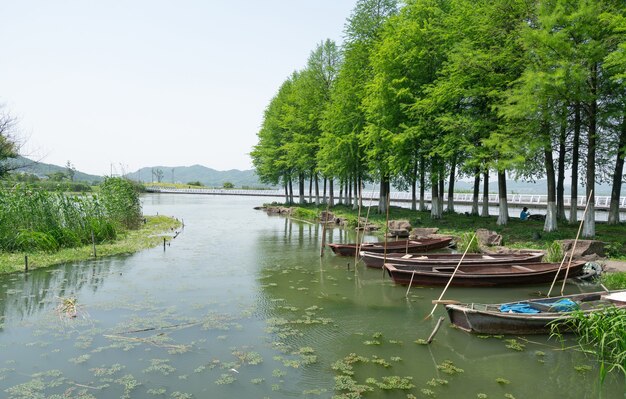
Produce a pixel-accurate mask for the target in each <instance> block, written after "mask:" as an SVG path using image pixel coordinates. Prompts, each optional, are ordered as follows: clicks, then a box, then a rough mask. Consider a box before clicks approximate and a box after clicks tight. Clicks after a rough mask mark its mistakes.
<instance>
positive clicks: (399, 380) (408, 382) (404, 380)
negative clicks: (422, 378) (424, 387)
mask: <svg viewBox="0 0 626 399" xmlns="http://www.w3.org/2000/svg"><path fill="white" fill-rule="evenodd" d="M412 381H413V377H400V376H397V375H394V376H389V377H382V380H381V381H379V382H377V383H376V386H378V388H380V389H383V390H386V391H387V390H391V389H402V390H406V389H411V388H414V387H415V385H413V382H412Z"/></svg>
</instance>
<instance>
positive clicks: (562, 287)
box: [548, 190, 593, 297]
mask: <svg viewBox="0 0 626 399" xmlns="http://www.w3.org/2000/svg"><path fill="white" fill-rule="evenodd" d="M592 195H593V190H591V191H589V197H587V203H586V204H585V210H584V211H583V217H582V219H581V220H580V225H579V226H578V232H577V233H576V239H575V240H574V245H572V252H570V255H569V261H568V263H567V268H566V269H565V278H563V285H562V286H561V295H563V290H564V289H565V281H566V280H567V275H568V273H569V268H570V266H571V265H572V259H573V258H574V252H575V251H576V244H577V243H578V237H579V236H580V232H581V230H582V228H583V224H584V223H585V216H586V215H587V209H588V207H589V201H590V200H591V196H592ZM566 257H567V254H566V255H564V256H563V261H561V264H560V265H559V269H558V270H557V272H556V275H555V276H554V280H553V281H552V285H551V286H550V290H549V291H548V297H549V296H550V293H551V292H552V287H554V283H556V279H557V278H558V277H559V274H560V273H561V267H562V266H563V263H564V262H565V258H566Z"/></svg>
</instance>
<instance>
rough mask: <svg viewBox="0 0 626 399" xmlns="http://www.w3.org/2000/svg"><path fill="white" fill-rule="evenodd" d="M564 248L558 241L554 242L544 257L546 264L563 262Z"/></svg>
mask: <svg viewBox="0 0 626 399" xmlns="http://www.w3.org/2000/svg"><path fill="white" fill-rule="evenodd" d="M564 255H565V254H564V253H563V247H562V246H561V244H560V243H559V242H558V241H553V242H552V243H551V244H550V245H548V248H546V254H545V255H544V256H543V261H544V262H551V263H556V262H561V261H562V260H563V256H564Z"/></svg>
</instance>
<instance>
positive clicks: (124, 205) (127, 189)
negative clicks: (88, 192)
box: [100, 177, 143, 229]
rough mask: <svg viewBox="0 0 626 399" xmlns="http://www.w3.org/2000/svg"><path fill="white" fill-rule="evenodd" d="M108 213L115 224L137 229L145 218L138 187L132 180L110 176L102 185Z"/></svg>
mask: <svg viewBox="0 0 626 399" xmlns="http://www.w3.org/2000/svg"><path fill="white" fill-rule="evenodd" d="M100 195H101V197H102V203H103V205H104V209H105V210H106V215H107V217H108V218H109V220H111V221H112V222H113V223H114V224H116V225H118V226H120V227H122V228H126V229H136V228H137V227H139V224H140V223H141V220H142V219H143V217H142V214H141V203H140V202H139V194H138V188H137V186H136V185H134V184H133V183H132V182H131V181H130V180H127V179H124V178H120V177H108V178H106V179H105V180H104V183H102V185H101V187H100Z"/></svg>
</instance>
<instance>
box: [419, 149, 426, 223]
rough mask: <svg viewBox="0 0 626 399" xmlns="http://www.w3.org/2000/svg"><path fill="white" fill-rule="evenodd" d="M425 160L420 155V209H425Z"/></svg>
mask: <svg viewBox="0 0 626 399" xmlns="http://www.w3.org/2000/svg"><path fill="white" fill-rule="evenodd" d="M424 194H426V161H425V160H424V157H423V156H422V157H420V211H422V212H423V211H425V210H426V199H425V198H424Z"/></svg>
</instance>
